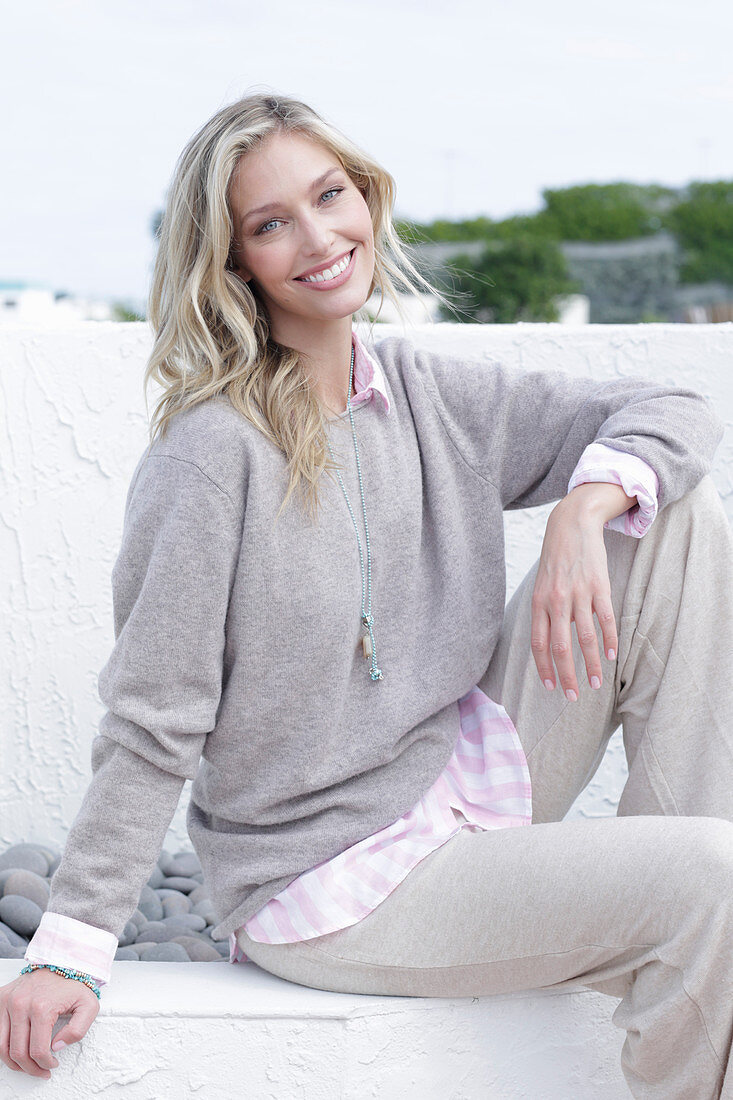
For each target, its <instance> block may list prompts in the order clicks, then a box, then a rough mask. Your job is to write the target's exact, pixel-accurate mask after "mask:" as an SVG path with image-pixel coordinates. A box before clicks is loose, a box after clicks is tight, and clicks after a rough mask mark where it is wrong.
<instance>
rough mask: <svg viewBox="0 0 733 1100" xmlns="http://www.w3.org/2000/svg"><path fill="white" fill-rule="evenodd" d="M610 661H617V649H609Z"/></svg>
mask: <svg viewBox="0 0 733 1100" xmlns="http://www.w3.org/2000/svg"><path fill="white" fill-rule="evenodd" d="M608 659H609V661H615V660H616V650H615V649H609V651H608Z"/></svg>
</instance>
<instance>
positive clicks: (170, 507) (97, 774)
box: [47, 455, 241, 939]
mask: <svg viewBox="0 0 733 1100" xmlns="http://www.w3.org/2000/svg"><path fill="white" fill-rule="evenodd" d="M240 545H241V517H240V516H239V514H238V510H237V509H236V508H235V507H234V506H233V504H232V501H231V500H230V498H229V497H228V496H227V494H226V493H225V492H224V491H223V490H222V489H221V488H219V487H218V486H217V485H216V484H215V483H214V482H213V481H211V479H210V478H209V477H208V476H207V475H206V474H205V473H204V472H203V471H202V470H200V469H199V467H198V466H196V465H195V464H193V463H191V462H188V461H184V460H181V459H178V458H173V457H170V456H162V455H158V456H153V457H150V458H148V460H147V461H146V462H145V463H144V464H143V465H142V467H141V468H139V475H138V477H137V478H136V479H135V480H134V481H133V486H132V487H131V490H130V492H129V493H128V501H127V507H126V511H125V522H124V529H123V537H122V546H121V549H120V553H119V555H118V558H117V561H116V562H115V566H114V568H113V571H112V588H113V602H114V621H115V622H114V625H115V645H114V648H113V650H112V654H111V656H110V658H109V660H108V661H107V664H106V665H105V666H104V668H103V669H102V671H101V673H100V675H99V695H100V698H101V700H102V702H103V703H104V705H105V706H106V707H107V708H108V709H107V711H106V713H105V714H104V716H103V718H102V720H101V723H100V728H99V732H98V734H97V736H96V737H95V739H94V741H93V743H92V781H91V783H90V785H89V787H88V788H87V791H86V793H85V796H84V799H83V801H82V805H81V808H80V810H79V812H78V814H77V816H76V818H75V820H74V823H73V825H72V827H71V829H70V831H69V835H68V837H67V841H66V844H65V846H64V850H63V853H62V858H61V862H60V863H59V866H58V867H57V869H56V871H55V873H54V875H53V878H52V879H51V892H50V897H49V902H48V908H47V911H48V912H53V913H57V914H61V915H65V916H68V917H72V918H74V919H76V920H78V921H82V922H84V923H86V924H90V925H93V926H95V927H96V928H99V929H103V930H105V931H107V932H110V933H111V934H112V935H113V936H115V937H116V938H117V939H119V937H120V936H121V934H122V929H123V928H124V926H125V923H126V921H127V920H128V919H129V917H130V915H131V913H132V912H133V911H134V910H135V907H136V906H137V903H138V899H139V896H140V891H141V889H142V886H143V884H144V883H145V882H146V881H147V879H148V878H149V877H150V874H151V872H152V869H153V866H154V864H155V861H156V859H157V857H158V854H159V852H160V848H161V846H162V844H163V841H164V839H165V834H166V832H167V829H168V826H169V825H170V821H171V818H172V816H173V814H174V812H175V809H176V806H177V804H178V799H179V797H180V794H181V790H182V788H183V785H184V783H185V780H186V779H187V778H193V777H194V776H195V774H196V771H197V769H198V763H199V758H200V755H201V751H202V749H203V745H204V742H205V740H206V736H207V733H208V732H210V731H211V730H212V729H213V728H214V726H215V724H216V716H217V710H218V705H219V700H220V697H221V691H222V686H223V684H222V678H223V654H224V642H225V624H226V616H227V610H228V604H229V595H230V591H231V585H232V583H233V578H234V574H235V571H236V565H237V561H238V557H239V548H240Z"/></svg>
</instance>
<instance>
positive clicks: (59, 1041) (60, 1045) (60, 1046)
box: [51, 1039, 66, 1050]
mask: <svg viewBox="0 0 733 1100" xmlns="http://www.w3.org/2000/svg"><path fill="white" fill-rule="evenodd" d="M65 1046H66V1043H65V1042H64V1040H63V1039H57V1040H56V1042H55V1043H51V1050H63V1049H64V1047H65Z"/></svg>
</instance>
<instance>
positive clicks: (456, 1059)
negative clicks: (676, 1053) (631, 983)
mask: <svg viewBox="0 0 733 1100" xmlns="http://www.w3.org/2000/svg"><path fill="white" fill-rule="evenodd" d="M17 973H18V965H17V963H15V962H14V961H13V960H0V985H5V984H6V983H7V982H9V981H12V980H13V978H15V977H16V975H17ZM617 1003H618V1002H617V1001H616V999H615V998H612V997H605V996H602V995H601V994H600V993H595V992H593V991H591V990H582V991H579V992H575V993H553V992H552V991H547V990H531V991H528V992H525V993H517V994H512V995H510V996H502V997H485V998H470V997H467V998H456V999H449V998H445V999H443V998H440V999H438V998H435V999H432V998H425V999H423V998H415V997H367V996H356V995H351V994H346V993H329V992H325V991H323V990H319V989H308V988H307V987H305V986H299V985H294V984H293V983H291V982H285V981H282V980H281V979H279V978H275V977H273V976H272V975H271V974H267V973H265V971H263V970H260V969H259V967H256V966H254V965H253V964H246V965H245V966H241V965H239V964H237V965H236V966H230V965H229V964H228V963H225V962H221V963H182V964H181V963H125V962H117V963H114V965H113V980H112V984H111V985H110V986H109V987H108V988H107V989H105V990H104V992H103V994H102V1001H101V1005H100V1012H99V1015H98V1016H97V1018H96V1020H95V1021H94V1023H93V1024H92V1027H91V1028H90V1030H89V1032H88V1034H87V1035H86V1036H85V1037H84V1039H82V1041H81V1042H80V1043H77V1044H74V1045H72V1046H71V1047H69V1048H68V1049H67V1050H64V1051H61V1053H60V1054H59V1066H58V1068H57V1069H54V1070H52V1073H51V1079H50V1080H49V1081H44V1080H42V1079H40V1078H32V1077H29V1076H28V1075H26V1074H20V1073H17V1072H13V1071H12V1070H10V1069H8V1068H7V1067H5V1066H2V1065H0V1096H2V1097H3V1100H15V1098H16V1097H30V1096H38V1097H40V1096H43V1098H44V1100H62V1098H63V1100H71V1098H73V1100H86V1098H89V1097H95V1098H97V1097H99V1098H104V1100H107V1098H110V1100H111V1098H113V1097H121V1096H124V1097H125V1100H186V1098H188V1097H191V1098H195V1100H413V1098H414V1100H417V1098H419V1100H554V1098H557V1100H624V1098H625V1097H627V1096H629V1095H630V1093H629V1091H628V1088H627V1086H626V1084H625V1081H624V1078H623V1074H622V1072H621V1069H620V1054H621V1047H622V1045H623V1041H624V1036H625V1033H624V1032H623V1031H622V1030H620V1029H618V1028H616V1027H614V1025H613V1024H612V1023H611V1021H610V1017H611V1014H612V1012H613V1009H614V1008H615V1006H616V1004H617ZM64 1021H65V1018H62V1020H61V1021H60V1022H59V1026H61V1024H62V1023H63V1022H64Z"/></svg>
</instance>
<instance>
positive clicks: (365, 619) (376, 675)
mask: <svg viewBox="0 0 733 1100" xmlns="http://www.w3.org/2000/svg"><path fill="white" fill-rule="evenodd" d="M353 378H354V345H353V343H352V345H351V369H350V371H349V395H348V398H347V400H346V407H347V409H348V410H349V419H350V420H351V434H352V436H353V439H354V452H355V454H356V472H357V474H358V475H359V492H360V494H361V510H362V513H363V515H364V534H365V536H366V549H367V568H366V578H365V575H364V554H363V552H362V548H361V538H360V537H359V528H358V527H357V526H356V519H355V517H354V509H353V508H352V507H351V501H350V500H349V494H348V493H347V492H346V486H345V485H344V481H343V478H342V477H341V471H340V470H339V469H338V467H337V468H336V477H337V478H338V481H339V485H340V486H341V490H342V492H343V494H344V497H345V498H346V506H347V508H348V509H349V515H350V516H351V522H352V523H353V524H354V531H355V532H356V542H357V545H358V547H359V564H360V566H361V621H362V624H363V625H364V626H365V627H366V628H367V630H368V631H369V633H368V634H365V635H364V636H363V637H362V639H361V644H362V649H363V651H364V656H365V658H366V659H367V660H369V658H370V657H371V660H372V667H371V669H370V670H369V674H370V676H371V678H372V680H375V681H376V680H383V679H384V676H383V675H382V670H381V668H378V667H377V643H376V642H375V640H374V630H373V629H372V627H373V625H374V616H373V615H372V551H371V546H370V544H369V524H368V523H367V514H366V504H365V503H364V483H363V481H362V477H361V462H360V461H359V445H358V444H357V442H356V428H355V426H354V414H353V412H352V411H351V387H352V383H353ZM326 443H327V444H328V450H329V452H330V454H331V458H332V459H333V461H334V464H335V463H336V459H335V458H334V454H333V451H332V449H331V442H330V440H329V439H326Z"/></svg>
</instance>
